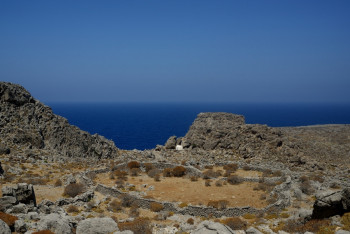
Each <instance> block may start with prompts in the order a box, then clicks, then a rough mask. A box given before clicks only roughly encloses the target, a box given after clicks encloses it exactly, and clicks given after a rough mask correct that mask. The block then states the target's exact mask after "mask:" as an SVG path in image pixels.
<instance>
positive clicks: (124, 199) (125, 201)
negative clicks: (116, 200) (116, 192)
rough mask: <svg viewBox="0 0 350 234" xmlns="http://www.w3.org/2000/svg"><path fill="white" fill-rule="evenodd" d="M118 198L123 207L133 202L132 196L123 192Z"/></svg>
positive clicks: (129, 205)
mask: <svg viewBox="0 0 350 234" xmlns="http://www.w3.org/2000/svg"><path fill="white" fill-rule="evenodd" d="M120 199H121V203H122V206H124V207H131V205H132V204H133V202H134V198H133V197H132V196H130V195H128V194H123V195H122V196H121V198H120Z"/></svg>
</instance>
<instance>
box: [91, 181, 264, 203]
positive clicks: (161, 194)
mask: <svg viewBox="0 0 350 234" xmlns="http://www.w3.org/2000/svg"><path fill="white" fill-rule="evenodd" d="M96 181H97V182H98V183H102V184H105V185H107V186H114V185H115V180H110V179H109V177H108V174H100V175H98V177H97V180H96ZM128 183H130V184H134V185H135V187H136V190H138V191H143V192H145V193H146V194H147V196H148V197H149V196H150V197H153V198H154V199H156V200H159V201H170V202H184V203H188V204H192V205H207V204H208V202H209V201H211V200H227V201H228V202H229V205H228V206H229V207H243V206H251V207H255V208H263V207H265V206H266V205H267V203H266V202H265V200H260V195H262V194H265V193H264V192H263V191H255V190H253V188H254V187H255V186H256V185H257V183H254V182H244V183H242V184H239V185H230V184H227V185H223V186H222V187H217V186H215V181H213V182H212V183H211V184H212V185H211V186H209V187H207V186H205V184H204V183H205V181H204V180H203V179H199V180H198V181H196V182H192V181H190V180H189V179H187V178H176V177H162V178H161V181H160V182H156V181H154V180H153V179H152V178H150V177H148V176H147V175H141V176H138V177H129V178H128ZM143 184H147V186H146V187H143V186H142V185H143ZM150 186H153V187H154V190H148V189H149V187H150Z"/></svg>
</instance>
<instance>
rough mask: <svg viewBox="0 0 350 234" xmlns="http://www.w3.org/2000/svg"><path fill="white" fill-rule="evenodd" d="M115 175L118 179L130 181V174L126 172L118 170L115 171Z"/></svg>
mask: <svg viewBox="0 0 350 234" xmlns="http://www.w3.org/2000/svg"><path fill="white" fill-rule="evenodd" d="M114 175H115V176H117V178H118V179H121V180H125V181H126V180H128V173H127V172H126V171H121V170H116V171H114Z"/></svg>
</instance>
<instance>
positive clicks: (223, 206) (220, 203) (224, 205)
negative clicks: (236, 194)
mask: <svg viewBox="0 0 350 234" xmlns="http://www.w3.org/2000/svg"><path fill="white" fill-rule="evenodd" d="M228 204H229V202H228V201H227V200H218V201H212V200H210V201H209V202H208V206H210V207H213V208H216V209H218V210H223V209H226V208H227V205H228Z"/></svg>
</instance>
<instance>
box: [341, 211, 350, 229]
mask: <svg viewBox="0 0 350 234" xmlns="http://www.w3.org/2000/svg"><path fill="white" fill-rule="evenodd" d="M341 223H342V224H343V225H344V227H343V229H344V230H347V231H350V212H348V213H345V214H344V215H343V216H342V217H341Z"/></svg>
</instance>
